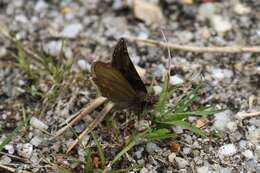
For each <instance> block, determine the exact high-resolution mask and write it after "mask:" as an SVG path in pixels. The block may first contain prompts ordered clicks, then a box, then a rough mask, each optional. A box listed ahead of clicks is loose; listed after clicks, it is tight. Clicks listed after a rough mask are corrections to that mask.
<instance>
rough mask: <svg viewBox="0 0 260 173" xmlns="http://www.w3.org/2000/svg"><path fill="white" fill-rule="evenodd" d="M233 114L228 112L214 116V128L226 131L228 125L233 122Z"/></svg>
mask: <svg viewBox="0 0 260 173" xmlns="http://www.w3.org/2000/svg"><path fill="white" fill-rule="evenodd" d="M231 115H232V112H231V111H230V110H226V111H223V112H219V113H216V114H215V115H214V117H215V118H214V124H213V128H215V129H217V130H220V131H224V130H226V128H227V124H228V123H229V122H231Z"/></svg>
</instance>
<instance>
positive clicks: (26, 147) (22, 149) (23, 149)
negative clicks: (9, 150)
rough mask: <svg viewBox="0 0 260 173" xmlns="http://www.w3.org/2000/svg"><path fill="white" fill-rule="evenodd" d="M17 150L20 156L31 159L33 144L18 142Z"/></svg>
mask: <svg viewBox="0 0 260 173" xmlns="http://www.w3.org/2000/svg"><path fill="white" fill-rule="evenodd" d="M17 152H18V155H19V156H21V157H24V158H27V159H29V158H30V157H31V155H32V152H33V145H32V144H30V143H26V144H18V145H17Z"/></svg>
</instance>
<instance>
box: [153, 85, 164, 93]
mask: <svg viewBox="0 0 260 173" xmlns="http://www.w3.org/2000/svg"><path fill="white" fill-rule="evenodd" d="M153 91H154V93H155V95H160V94H161V92H162V87H161V86H159V85H156V86H154V87H153Z"/></svg>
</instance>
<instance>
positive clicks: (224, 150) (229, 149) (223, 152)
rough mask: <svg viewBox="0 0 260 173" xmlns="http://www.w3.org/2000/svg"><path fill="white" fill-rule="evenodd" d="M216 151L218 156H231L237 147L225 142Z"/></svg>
mask: <svg viewBox="0 0 260 173" xmlns="http://www.w3.org/2000/svg"><path fill="white" fill-rule="evenodd" d="M218 153H219V157H220V158H223V157H225V156H233V155H234V154H236V153H237V148H236V146H235V145H234V144H225V145H223V146H221V147H220V148H219V150H218Z"/></svg>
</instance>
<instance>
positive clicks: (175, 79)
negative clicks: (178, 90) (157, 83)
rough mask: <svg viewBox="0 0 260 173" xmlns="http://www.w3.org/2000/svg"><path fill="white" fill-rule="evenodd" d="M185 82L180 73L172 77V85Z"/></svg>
mask: <svg viewBox="0 0 260 173" xmlns="http://www.w3.org/2000/svg"><path fill="white" fill-rule="evenodd" d="M183 82H184V80H183V79H182V78H181V77H180V76H179V75H174V76H171V77H170V84H171V85H180V84H182V83H183Z"/></svg>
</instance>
